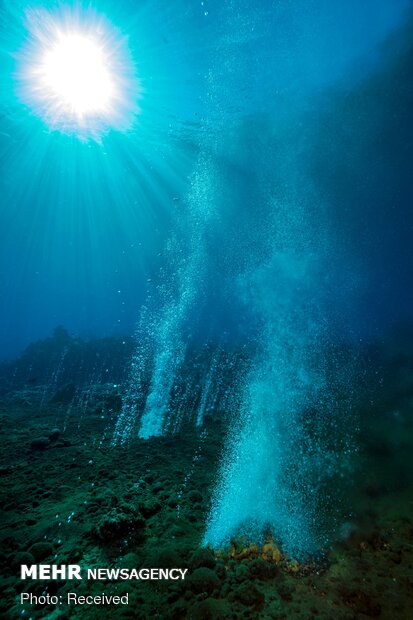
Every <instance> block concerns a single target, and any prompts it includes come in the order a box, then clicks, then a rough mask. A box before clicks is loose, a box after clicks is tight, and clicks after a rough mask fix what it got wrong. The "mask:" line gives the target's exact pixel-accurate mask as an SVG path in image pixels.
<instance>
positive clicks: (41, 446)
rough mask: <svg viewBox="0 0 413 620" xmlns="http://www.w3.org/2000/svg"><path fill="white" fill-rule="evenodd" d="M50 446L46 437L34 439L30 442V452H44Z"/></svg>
mask: <svg viewBox="0 0 413 620" xmlns="http://www.w3.org/2000/svg"><path fill="white" fill-rule="evenodd" d="M49 445H50V441H49V438H48V437H36V438H35V439H33V440H32V441H31V442H30V448H31V450H39V451H42V450H46V448H48V447H49Z"/></svg>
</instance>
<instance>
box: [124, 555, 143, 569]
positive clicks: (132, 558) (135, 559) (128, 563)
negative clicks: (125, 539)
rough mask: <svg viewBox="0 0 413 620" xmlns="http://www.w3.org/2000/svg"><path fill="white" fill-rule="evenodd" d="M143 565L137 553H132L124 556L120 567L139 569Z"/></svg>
mask: <svg viewBox="0 0 413 620" xmlns="http://www.w3.org/2000/svg"><path fill="white" fill-rule="evenodd" d="M141 564H142V559H141V558H140V557H139V556H138V554H137V553H134V552H133V551H131V552H130V553H127V554H126V555H124V556H123V558H122V561H121V563H120V565H121V566H122V568H131V569H132V568H138V567H139V566H141Z"/></svg>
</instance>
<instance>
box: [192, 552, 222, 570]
mask: <svg viewBox="0 0 413 620" xmlns="http://www.w3.org/2000/svg"><path fill="white" fill-rule="evenodd" d="M215 564H216V560H215V556H214V554H213V552H212V551H211V549H208V548H206V547H204V548H202V549H198V550H197V551H195V553H194V554H193V556H192V558H191V569H192V570H195V569H197V568H200V567H201V566H204V567H205V568H215Z"/></svg>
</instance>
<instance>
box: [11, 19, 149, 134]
mask: <svg viewBox="0 0 413 620" xmlns="http://www.w3.org/2000/svg"><path fill="white" fill-rule="evenodd" d="M27 27H28V38H27V43H26V45H25V47H24V48H23V49H22V50H21V52H20V54H19V58H18V60H19V68H18V72H17V75H16V78H17V84H18V94H19V96H20V98H21V100H22V101H23V103H25V104H26V105H27V106H28V107H29V108H30V109H31V110H32V111H33V112H34V113H35V114H37V115H38V116H40V117H41V118H42V119H43V121H45V122H46V124H47V125H48V126H49V128H51V129H54V130H60V131H63V132H65V133H74V134H76V135H78V136H79V137H81V138H89V137H94V138H99V137H100V136H101V135H102V134H103V133H105V132H107V131H108V130H110V129H115V130H121V131H124V130H125V129H128V128H129V127H130V126H131V125H132V123H133V119H134V118H135V116H136V114H137V113H138V111H139V110H138V100H139V98H140V91H141V89H140V85H139V81H138V79H137V77H136V74H135V70H134V64H133V61H132V58H131V55H130V52H129V49H128V46H127V40H126V37H124V36H123V35H122V34H120V33H119V32H118V31H117V30H116V29H115V28H114V27H113V26H112V25H111V24H109V23H108V22H107V21H106V20H105V19H104V18H103V17H101V16H98V15H96V13H94V12H92V11H91V10H85V11H80V10H71V11H69V10H67V9H66V10H65V11H60V12H56V13H53V14H52V13H49V12H47V11H44V10H36V11H30V12H28V14H27Z"/></svg>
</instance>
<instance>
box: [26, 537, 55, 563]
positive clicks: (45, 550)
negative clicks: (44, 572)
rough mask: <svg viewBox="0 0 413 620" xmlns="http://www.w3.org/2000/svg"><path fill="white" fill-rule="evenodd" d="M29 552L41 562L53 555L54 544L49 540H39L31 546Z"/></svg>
mask: <svg viewBox="0 0 413 620" xmlns="http://www.w3.org/2000/svg"><path fill="white" fill-rule="evenodd" d="M29 553H31V554H32V556H33V557H34V559H35V560H36V562H41V561H42V560H45V559H46V558H48V557H49V556H50V555H52V553H53V546H52V544H51V543H49V542H45V541H44V542H37V543H34V545H32V546H31V547H30V549H29Z"/></svg>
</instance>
